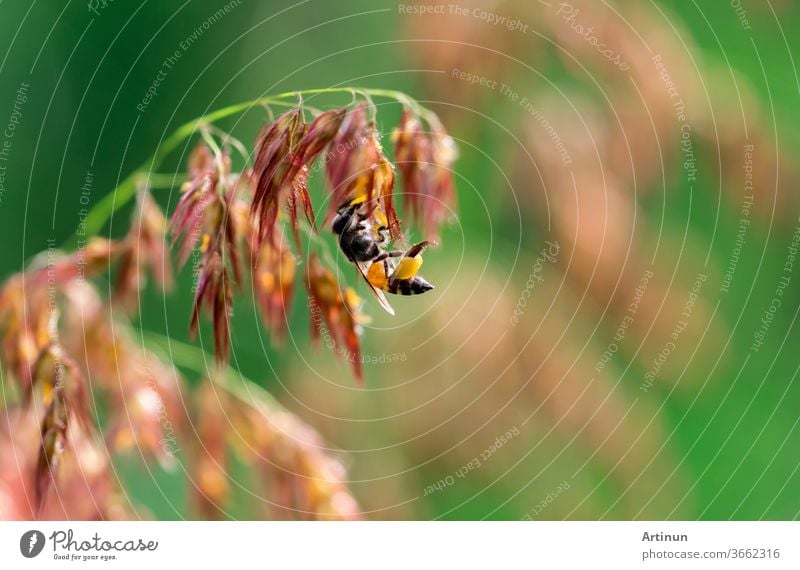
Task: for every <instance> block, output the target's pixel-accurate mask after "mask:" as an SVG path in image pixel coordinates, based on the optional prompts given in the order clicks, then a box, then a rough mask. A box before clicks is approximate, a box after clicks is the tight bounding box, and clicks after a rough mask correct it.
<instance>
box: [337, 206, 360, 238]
mask: <svg viewBox="0 0 800 570" xmlns="http://www.w3.org/2000/svg"><path fill="white" fill-rule="evenodd" d="M359 205H360V204H342V205H341V206H340V207H339V210H338V211H337V213H336V217H335V218H334V219H333V227H332V228H331V229H332V230H333V233H335V234H337V235H339V234H341V233H342V232H343V231H345V230H346V229H347V228H348V227H349V226H350V222H351V220H352V219H353V217H354V215H355V213H356V210H358V207H359Z"/></svg>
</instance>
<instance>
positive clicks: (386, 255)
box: [372, 251, 405, 262]
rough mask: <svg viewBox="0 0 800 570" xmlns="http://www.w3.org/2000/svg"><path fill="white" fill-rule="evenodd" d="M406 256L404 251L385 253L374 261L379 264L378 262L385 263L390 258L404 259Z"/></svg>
mask: <svg viewBox="0 0 800 570" xmlns="http://www.w3.org/2000/svg"><path fill="white" fill-rule="evenodd" d="M404 254H405V252H404V251H384V252H383V253H381V254H380V255H378V256H377V257H375V258H374V259H373V260H372V261H373V262H378V261H383V260H385V259H387V258H389V257H402V256H403V255H404Z"/></svg>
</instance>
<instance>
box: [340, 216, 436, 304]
mask: <svg viewBox="0 0 800 570" xmlns="http://www.w3.org/2000/svg"><path fill="white" fill-rule="evenodd" d="M362 206H363V203H345V204H343V205H342V206H340V207H339V209H338V211H337V214H336V217H335V218H334V219H333V225H332V229H333V233H334V234H336V235H337V236H338V237H339V247H340V248H341V250H342V253H344V255H345V257H347V259H348V260H350V261H351V262H352V263H354V264H355V266H356V267H357V268H358V271H359V273H361V275H362V276H363V277H364V280H365V281H366V282H367V285H369V287H370V289H371V290H372V292H373V293H374V294H375V296H376V297H377V298H378V301H379V302H380V304H381V306H382V307H383V308H384V309H386V311H387V312H388V313H389V314H391V315H394V309H393V308H392V306H391V305H390V304H389V301H388V300H387V299H386V295H385V294H384V293H391V294H393V295H421V294H422V293H425V292H427V291H430V290H431V289H433V285H431V284H430V283H428V282H427V281H426V280H425V279H424V278H423V277H421V276H420V275H417V273H418V272H419V268H420V266H421V265H422V255H421V254H422V252H423V250H424V249H425V248H426V247H428V246H429V245H431V244H430V242H427V241H423V242H420V243H418V244H415V245H413V246H411V247H410V248H408V249H407V250H405V251H401V250H397V251H386V250H385V247H386V245H387V244H388V241H389V237H388V232H389V228H387V227H386V226H385V225H383V224H380V223H378V224H376V223H375V222H374V221H373V220H371V217H370V215H369V214H368V213H364V212H362V211H361V210H362Z"/></svg>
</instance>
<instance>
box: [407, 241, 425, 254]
mask: <svg viewBox="0 0 800 570" xmlns="http://www.w3.org/2000/svg"><path fill="white" fill-rule="evenodd" d="M429 245H431V242H429V241H421V242H419V243H417V244H414V245H412V246H411V247H409V248H408V249H407V250H406V252H405V256H406V257H417V256H418V255H419V254H420V253H422V252H423V250H424V249H425V248H426V247H428V246H429Z"/></svg>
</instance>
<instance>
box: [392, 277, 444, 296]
mask: <svg viewBox="0 0 800 570" xmlns="http://www.w3.org/2000/svg"><path fill="white" fill-rule="evenodd" d="M431 289H433V285H431V284H430V283H428V282H427V281H425V280H424V279H423V278H422V277H419V276H415V277H412V278H411V279H392V280H390V281H389V287H388V291H389V293H392V294H394V295H422V294H423V293H425V292H427V291H430V290H431Z"/></svg>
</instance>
